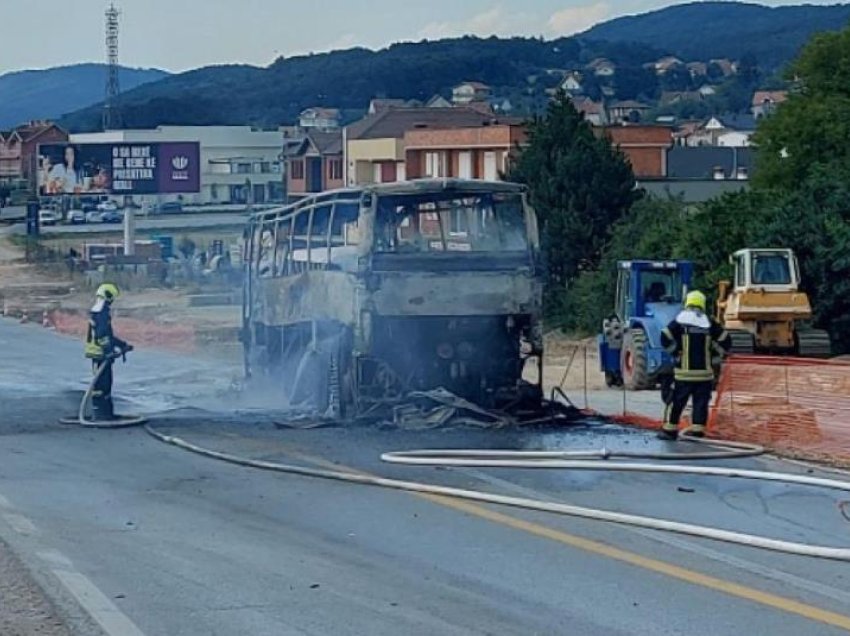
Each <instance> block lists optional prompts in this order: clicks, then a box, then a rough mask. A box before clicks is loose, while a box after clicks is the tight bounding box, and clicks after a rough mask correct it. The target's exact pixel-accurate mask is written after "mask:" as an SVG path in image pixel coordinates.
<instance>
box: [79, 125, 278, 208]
mask: <svg viewBox="0 0 850 636" xmlns="http://www.w3.org/2000/svg"><path fill="white" fill-rule="evenodd" d="M70 141H71V143H76V144H84V143H142V144H145V143H167V142H197V143H199V144H200V152H201V170H200V176H201V179H200V181H201V187H200V190H201V191H200V192H199V193H198V194H184V195H182V200H183V202H184V203H186V204H190V205H192V204H216V203H218V204H226V203H247V202H248V200H249V193H251V194H253V202H254V203H265V202H269V201H282V200H283V175H282V170H281V157H280V155H281V152H282V148H283V132H282V131H281V130H272V131H267V130H257V129H255V128H251V127H250V126H160V127H158V128H156V129H155V130H113V131H108V132H102V133H82V134H75V135H71V138H70ZM166 198H169V199H176V198H177V195H169V196H168V197H162V199H166Z"/></svg>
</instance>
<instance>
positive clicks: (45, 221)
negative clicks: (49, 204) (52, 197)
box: [38, 209, 62, 225]
mask: <svg viewBox="0 0 850 636" xmlns="http://www.w3.org/2000/svg"><path fill="white" fill-rule="evenodd" d="M61 220H62V215H61V214H59V213H58V212H55V211H53V210H48V209H41V210H39V211H38V223H39V225H56V224H57V223H59V221H61Z"/></svg>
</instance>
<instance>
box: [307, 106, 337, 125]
mask: <svg viewBox="0 0 850 636" xmlns="http://www.w3.org/2000/svg"><path fill="white" fill-rule="evenodd" d="M339 124H340V114H339V110H337V109H336V108H307V109H306V110H304V111H303V112H302V113H301V114H300V115H299V116H298V125H299V126H300V127H301V128H318V129H319V130H335V129H337V128H339Z"/></svg>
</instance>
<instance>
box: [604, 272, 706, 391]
mask: <svg viewBox="0 0 850 636" xmlns="http://www.w3.org/2000/svg"><path fill="white" fill-rule="evenodd" d="M693 271H694V266H693V263H691V262H690V261H621V262H620V263H618V264H617V298H616V303H615V305H616V306H615V309H614V313H613V314H612V315H611V316H610V317H609V318H606V319H605V320H604V321H603V325H602V333H601V334H600V335H599V337H598V341H599V363H600V365H601V366H602V371H604V372H605V382H606V384H608V386H612V387H613V386H625V387H626V388H627V389H629V390H630V391H640V390H643V389H651V388H654V387H655V386H656V385H657V384H658V383H659V382H660V381H661V380H662V379H663V377H664V376H665V375H669V374H672V372H673V360H672V358H671V357H670V354H669V353H667V351H665V350H664V348H663V347H662V346H661V330H662V329H664V327H666V326H667V325H668V324H669V323H670V321H671V320H673V318H675V317H676V315H677V314H678V313H679V312H680V311H681V310H682V302H683V300H684V297H685V294H686V293H687V290H688V288H689V286H690V284H691V278H692V276H693Z"/></svg>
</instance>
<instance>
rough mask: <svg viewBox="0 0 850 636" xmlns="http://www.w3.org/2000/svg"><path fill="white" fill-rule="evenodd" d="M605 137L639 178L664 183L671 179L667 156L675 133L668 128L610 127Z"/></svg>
mask: <svg viewBox="0 0 850 636" xmlns="http://www.w3.org/2000/svg"><path fill="white" fill-rule="evenodd" d="M605 135H606V136H607V137H608V139H609V140H610V141H611V144H612V145H613V146H615V147H617V148H619V149H620V150H621V151H622V152H623V154H624V155H626V158H627V159H628V160H629V163H630V164H631V166H632V171H633V172H634V174H635V177H637V178H639V179H640V178H646V179H661V178H664V177H665V176H666V175H667V152H668V151H669V149H670V148H671V147H672V146H673V130H672V129H671V128H669V127H667V126H651V125H638V126H634V125H628V126H608V127H607V128H605Z"/></svg>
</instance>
